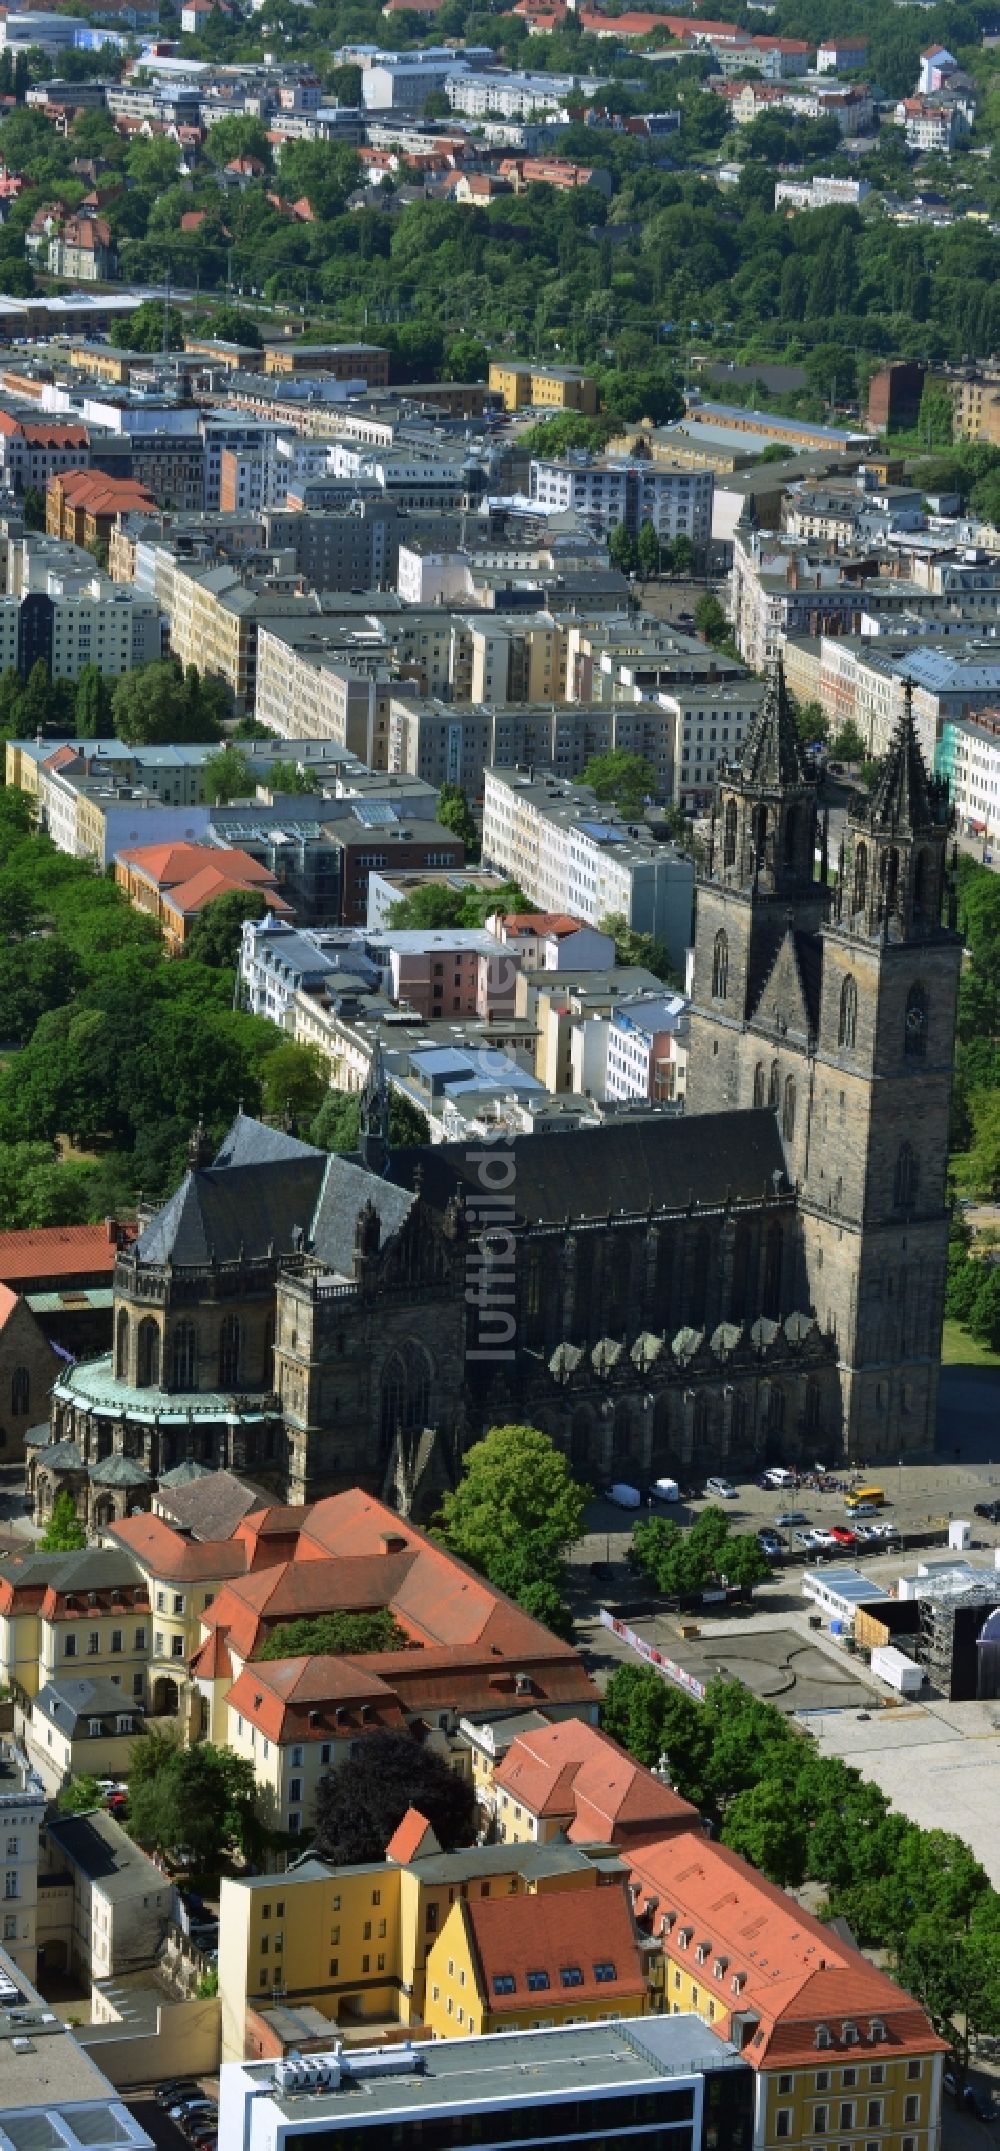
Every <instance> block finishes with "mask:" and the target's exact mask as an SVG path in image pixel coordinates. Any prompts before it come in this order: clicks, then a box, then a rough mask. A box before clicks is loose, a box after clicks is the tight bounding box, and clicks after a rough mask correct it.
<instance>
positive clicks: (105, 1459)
mask: <svg viewBox="0 0 1000 2151" xmlns="http://www.w3.org/2000/svg"><path fill="white" fill-rule="evenodd" d="M950 823H951V816H950V810H949V805H948V795H947V787H946V786H945V785H944V784H943V783H940V782H939V781H937V780H936V779H933V778H931V777H930V776H929V775H928V773H927V770H926V768H925V766H924V763H923V761H922V758H921V754H920V750H919V747H918V745H917V741H916V738H915V735H914V731H913V725H912V720H911V714H910V711H909V708H908V707H907V708H906V709H905V710H904V712H903V714H902V715H901V717H900V721H899V725H898V728H897V731H896V734H895V736H894V739H893V743H892V747H891V750H890V752H889V754H888V755H887V757H886V759H885V762H884V763H883V764H882V766H881V768H880V771H879V774H878V778H877V781H876V783H875V785H874V787H873V789H872V791H871V793H870V794H869V795H867V796H866V797H865V798H864V799H859V800H858V801H857V802H855V803H853V804H852V806H851V808H850V810H849V813H848V817H847V824H846V833H845V837H844V841H843V843H842V844H841V845H840V847H839V854H838V859H837V862H836V867H835V869H834V866H833V863H832V861H831V858H830V847H829V842H828V832H827V829H826V827H825V825H823V826H821V825H820V818H819V815H818V810H817V799H816V786H815V781H814V778H813V775H812V773H811V771H810V770H809V769H808V768H807V766H806V763H805V760H804V757H803V753H802V749H801V747H800V744H799V740H798V736H797V733H796V730H795V726H794V723H793V719H792V713H791V710H790V707H789V704H788V701H787V697H786V694H785V688H784V683H783V679H782V676H781V671H780V668H779V669H778V670H777V671H776V672H775V674H774V675H773V677H772V679H771V681H770V684H769V689H768V693H767V695H766V697H765V699H764V701H763V703H762V705H761V708H760V711H759V713H758V716H757V718H756V719H755V722H754V724H753V726H752V727H751V730H750V732H749V734H748V737H747V740H746V743H745V746H744V751H743V755H742V758H741V761H740V763H739V764H738V765H737V766H734V767H731V768H727V769H725V770H724V771H723V772H722V774H721V778H720V783H719V789H718V797H717V801H716V805H715V810H714V814H713V818H712V829H711V839H710V842H709V845H708V848H707V852H706V855H705V857H704V860H703V863H702V871H701V873H700V876H699V882H698V895H697V919H696V930H695V965H694V989H693V1003H692V1011H691V1052H690V1067H689V1083H688V1102H689V1106H690V1108H691V1110H690V1111H689V1112H687V1113H686V1114H685V1115H684V1116H683V1117H682V1118H675V1117H661V1116H657V1115H655V1114H652V1113H651V1114H650V1116H649V1117H648V1118H635V1119H630V1120H628V1121H621V1122H617V1123H616V1122H614V1121H612V1122H611V1123H609V1124H608V1125H607V1126H605V1127H602V1128H596V1129H584V1130H579V1131H576V1132H574V1133H564V1132H558V1133H545V1134H535V1135H530V1136H520V1137H515V1138H512V1139H509V1140H504V1141H501V1142H494V1143H490V1144H479V1145H478V1146H477V1145H469V1144H457V1143H455V1144H452V1143H446V1144H441V1145H436V1146H427V1147H424V1148H422V1149H412V1150H402V1151H391V1150H390V1147H389V1142H388V1087H387V1083H386V1079H385V1076H384V1073H383V1070H382V1068H381V1066H380V1064H379V1062H378V1061H377V1060H376V1062H375V1063H374V1065H373V1068H372V1071H371V1074H370V1077H369V1082H368V1086H367V1088H366V1091H365V1093H364V1096H363V1100H362V1119H361V1139H360V1145H359V1149H358V1152H357V1153H356V1154H355V1155H354V1156H351V1157H342V1156H337V1155H333V1156H331V1155H328V1154H327V1153H326V1152H323V1151H319V1150H316V1149H314V1148H313V1147H311V1146H310V1145H309V1144H307V1143H302V1142H299V1141H297V1140H296V1139H295V1138H294V1137H293V1136H290V1135H287V1134H284V1133H281V1132H279V1131H276V1130H274V1129H271V1128H268V1127H265V1126H263V1125H262V1124H261V1123H259V1122H256V1121H253V1120H251V1119H248V1118H246V1117H245V1116H243V1115H242V1114H241V1115H239V1116H238V1117H237V1120H236V1122H235V1123H234V1125H233V1127H232V1128H231V1130H230V1132H229V1134H228V1135H227V1137H226V1139H225V1141H224V1142H223V1144H222V1146H221V1148H220V1149H219V1150H218V1151H216V1152H214V1154H213V1151H212V1148H211V1146H210V1145H209V1144H207V1143H206V1140H205V1138H204V1134H203V1131H199V1132H198V1135H197V1136H196V1138H195V1139H194V1142H193V1146H192V1154H191V1161H190V1168H189V1170H188V1172H187V1173H186V1175H185V1177H184V1179H183V1181H182V1183H181V1185H180V1187H179V1188H178V1189H177V1190H176V1192H175V1194H174V1195H173V1196H172V1197H171V1198H170V1200H169V1201H168V1202H167V1203H166V1204H165V1205H164V1207H163V1208H162V1209H161V1210H159V1211H158V1212H156V1213H155V1214H153V1215H151V1216H150V1217H149V1218H148V1219H145V1220H144V1221H141V1222H142V1229H141V1230H140V1232H139V1235H138V1238H137V1239H136V1240H135V1241H134V1243H133V1244H132V1245H131V1246H129V1247H128V1248H127V1249H125V1250H123V1252H122V1253H121V1255H120V1257H119V1260H118V1263H117V1267H116V1272H115V1290H114V1342H113V1351H112V1353H111V1354H110V1355H109V1356H106V1357H104V1358H100V1359H97V1360H90V1361H84V1362H80V1363H78V1364H77V1365H75V1366H72V1367H71V1368H69V1369H68V1371H67V1372H66V1373H65V1374H63V1375H62V1376H61V1377H60V1379H59V1380H58V1381H57V1383H56V1386H55V1389H54V1392H53V1405H52V1419H51V1425H50V1426H49V1428H47V1429H42V1430H38V1432H37V1437H36V1439H35V1440H34V1441H32V1440H31V1437H29V1466H28V1475H29V1490H30V1491H31V1493H32V1495H33V1499H34V1504H35V1511H36V1514H37V1516H38V1517H39V1519H40V1520H42V1521H44V1519H45V1517H46V1516H47V1515H48V1514H49V1512H50V1510H51V1506H52V1502H53V1500H54V1498H55V1495H56V1494H57V1493H58V1492H59V1491H60V1490H61V1489H62V1488H68V1489H69V1490H70V1491H71V1492H72V1493H73V1496H74V1499H75V1500H76V1503H77V1508H78V1511H79V1513H80V1515H81V1517H83V1518H84V1520H85V1521H86V1522H87V1523H88V1524H89V1525H90V1526H91V1528H93V1529H97V1528H100V1527H102V1526H105V1525H107V1524H108V1523H110V1522H112V1521H114V1520H116V1519H117V1518H119V1517H121V1516H123V1515H127V1514H129V1513H131V1512H132V1511H134V1510H136V1509H143V1508H147V1507H148V1506H149V1505H150V1502H151V1500H152V1498H153V1495H154V1493H155V1490H156V1487H157V1486H158V1485H160V1484H162V1483H166V1484H170V1483H171V1482H172V1481H173V1482H176V1481H177V1480H178V1479H183V1478H190V1477H192V1476H197V1475H198V1474H199V1473H201V1472H206V1471H211V1470H215V1469H218V1468H219V1467H221V1466H225V1467H227V1468H229V1469H230V1470H233V1471H236V1472H240V1473H244V1474H246V1475H248V1476H249V1477H251V1478H253V1479H254V1480H256V1481H258V1482H259V1483H261V1484H262V1485H264V1486H266V1487H267V1488H268V1489H270V1490H272V1491H273V1492H274V1493H276V1494H277V1495H279V1496H280V1497H282V1498H284V1499H286V1500H287V1501H289V1502H292V1503H299V1502H305V1501H311V1500H314V1499H315V1498H317V1497H318V1496H320V1495H323V1494H329V1493H333V1492H336V1491H339V1490H340V1489H341V1488H344V1487H348V1486H353V1485H356V1484H359V1483H360V1484H362V1485H365V1486H368V1487H370V1488H371V1489H372V1490H373V1491H375V1492H376V1493H378V1494H379V1495H382V1496H384V1497H385V1498H387V1499H390V1500H392V1501H393V1502H395V1503H396V1504H397V1505H398V1506H399V1507H400V1508H402V1509H404V1510H406V1511H407V1512H408V1513H412V1514H414V1515H416V1516H418V1517H426V1516H428V1515H430V1514H431V1513H432V1512H433V1510H434V1508H435V1507H436V1506H437V1503H438V1502H439V1500H440V1497H441V1493H442V1492H443V1491H444V1489H445V1488H446V1487H447V1486H448V1485H450V1484H452V1483H454V1479H455V1476H456V1474H457V1471H458V1468H459V1463H460V1458H461V1454H462V1451H463V1449H464V1447H465V1446H467V1444H468V1443H469V1442H470V1441H472V1440H474V1439H475V1438H476V1436H477V1435H478V1434H479V1433H480V1432H481V1431H482V1430H483V1429H484V1428H485V1427H486V1426H489V1425H491V1424H495V1423H497V1422H498V1421H502V1420H508V1419H513V1418H521V1419H526V1420H530V1421H531V1422H532V1423H533V1424H535V1425H538V1426H541V1427H543V1428H545V1429H546V1431H547V1432H548V1433H549V1434H551V1436H552V1438H553V1440H555V1441H556V1442H557V1443H558V1444H559V1446H560V1447H561V1448H563V1449H564V1450H565V1451H566V1453H567V1455H568V1456H569V1457H570V1459H571V1461H572V1464H573V1467H574V1469H575V1470H576V1471H577V1472H578V1473H579V1475H580V1476H581V1477H585V1478H587V1479H589V1480H590V1481H591V1482H592V1483H596V1484H601V1483H608V1482H610V1480H612V1479H613V1478H615V1477H619V1476H620V1477H626V1478H629V1477H635V1478H644V1477H647V1476H651V1475H654V1474H660V1473H669V1474H671V1475H673V1476H676V1477H679V1478H682V1479H690V1478H692V1477H696V1476H699V1475H703V1474H705V1473H707V1472H709V1471H712V1470H719V1469H733V1470H737V1469H741V1468H749V1467H753V1466H755V1465H759V1464H760V1463H761V1462H762V1461H764V1460H765V1459H766V1460H768V1461H778V1460H788V1461H796V1460H804V1461H806V1462H809V1463H811V1462H812V1461H813V1460H814V1458H820V1459H821V1460H822V1461H824V1462H833V1461H837V1460H854V1461H862V1460H867V1461H870V1462H874V1461H875V1460H876V1459H879V1458H885V1459H893V1458H895V1457H897V1456H899V1455H901V1454H903V1453H905V1452H907V1451H913V1450H921V1449H925V1448H929V1447H931V1446H932V1445H933V1440H934V1426H935V1411H936V1396H937V1372H938V1356H939V1343H940V1331H941V1319H942V1309H943V1295H944V1279H945V1266H946V1257H947V1232H948V1219H947V1208H946V1196H945V1166H946V1155H947V1136H948V1114H949V1102H950V1087H951V1067H952V1046H953V1033H954V1021H955V1004H956V996H957V989H958V976H959V965H960V958H961V944H960V940H959V937H958V935H957V934H956V932H955V930H954V917H953V907H954V896H953V890H952V887H951V883H950V879H949V868H948V858H947V849H948V837H949V829H950Z"/></svg>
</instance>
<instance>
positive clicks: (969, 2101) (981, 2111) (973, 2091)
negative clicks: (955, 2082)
mask: <svg viewBox="0 0 1000 2151" xmlns="http://www.w3.org/2000/svg"><path fill="white" fill-rule="evenodd" d="M962 2105H963V2106H965V2107H967V2108H968V2111H969V2113H970V2114H975V2117H976V2120H977V2121H995V2120H996V2118H997V2114H998V2112H1000V2108H997V2107H996V2106H994V2104H993V2100H992V2099H991V2098H990V2095H989V2092H988V2091H979V2090H978V2089H977V2087H976V2085H975V2084H966V2087H965V2090H964V2091H963V2093H962Z"/></svg>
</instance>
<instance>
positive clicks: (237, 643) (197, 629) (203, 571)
mask: <svg viewBox="0 0 1000 2151" xmlns="http://www.w3.org/2000/svg"><path fill="white" fill-rule="evenodd" d="M302 609H303V600H302V599H301V598H294V597H285V596H282V595H278V594H276V593H275V592H273V591H268V590H260V591H258V590H249V589H247V587H246V585H245V584H244V583H243V582H241V580H240V577H239V575H238V574H237V572H236V570H235V568H230V567H222V568H185V567H181V565H180V563H178V564H177V566H176V568H175V571H174V577H173V606H172V610H171V613H170V647H171V649H172V650H173V653H174V655H175V657H178V658H179V659H180V662H181V664H182V665H185V666H187V665H196V666H197V668H198V671H199V672H207V673H209V674H210V675H211V676H212V677H213V678H214V679H217V680H221V681H222V682H223V684H224V686H225V687H226V688H227V689H228V691H229V695H230V698H231V702H232V708H233V710H234V712H235V713H236V715H238V716H243V715H246V714H248V713H249V714H252V713H253V711H254V707H255V704H256V699H257V634H258V627H259V624H260V623H261V621H264V620H269V619H282V618H285V617H291V616H292V615H296V614H298V615H301V612H302Z"/></svg>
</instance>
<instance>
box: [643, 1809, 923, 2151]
mask: <svg viewBox="0 0 1000 2151" xmlns="http://www.w3.org/2000/svg"><path fill="white" fill-rule="evenodd" d="M629 1866H630V1868H631V1872H632V1883H633V1891H634V1902H635V1910H636V1916H637V1918H638V1919H639V1921H640V1923H641V1924H642V1926H643V1927H645V1929H646V1931H647V1932H648V1933H649V1934H650V1935H651V1936H652V1937H653V1938H654V1940H655V1941H657V1942H658V1943H659V1946H660V1950H661V1952H662V1956H661V1962H660V1966H659V1980H660V1991H661V1994H662V2004H661V2006H662V2007H663V2009H664V2010H665V2011H669V2012H670V2013H674V2012H679V2013H680V2014H683V2013H684V2012H685V2011H687V2010H695V2011H697V2013H698V2014H699V2015H700V2016H701V2017H703V2018H704V2019H706V2020H707V2022H708V2023H709V2024H710V2025H711V2026H712V2029H713V2031H714V2032H715V2033H716V2034H717V2035H718V2036H719V2037H720V2038H721V2039H723V2040H731V2041H732V2042H733V2044H734V2045H736V2046H737V2047H738V2048H739V2050H740V2051H741V2053H742V2054H743V2056H744V2058H745V2059H746V2060H747V2061H748V2062H749V2063H750V2066H751V2068H752V2069H753V2072H754V2078H755V2116H754V2143H755V2144H756V2145H758V2146H760V2147H761V2151H765V2147H770V2146H771V2145H772V2144H778V2143H782V2142H787V2143H790V2144H799V2145H806V2144H808V2145H812V2144H816V2143H831V2144H837V2145H838V2146H839V2145H841V2144H849V2145H850V2146H851V2147H852V2151H853V2147H855V2146H858V2145H863V2146H864V2147H865V2151H934V2147H935V2146H936V2145H937V2144H938V2142H939V2140H940V2138H939V2129H940V2119H941V2073H942V2064H943V2061H944V2057H945V2055H946V2052H947V2047H946V2042H945V2041H944V2040H943V2039H941V2038H939V2036H938V2034H937V2033H936V2032H935V2031H934V2030H933V2028H932V2026H931V2024H930V2022H929V2020H928V2018H927V2017H926V2015H925V2014H924V2011H923V2010H922V2009H921V2007H920V2006H919V2004H918V2003H917V2002H915V2001H913V2000H911V1998H910V1996H909V1995H908V1994H904V1993H903V1992H902V1990H901V1989H900V1988H899V1987H897V1986H895V1985H894V1984H893V1981H892V1980H891V1979H889V1977H888V1976H887V1974H886V1973H885V1972H883V1971H879V1970H876V1968H875V1966H874V1965H872V1964H871V1963H870V1962H869V1960H868V1958H867V1957H863V1956H862V1954H861V1952H860V1950H858V1949H855V1948H853V1947H852V1946H851V1945H850V1944H849V1943H845V1942H843V1941H842V1940H841V1939H840V1938H839V1936H837V1935H835V1934H834V1933H833V1930H832V1929H831V1928H830V1927H829V1926H825V1925H823V1924H822V1922H821V1921H819V1920H817V1919H815V1918H813V1916H812V1914H811V1913H809V1912H806V1911H804V1910H803V1909H802V1907H801V1906H800V1905H799V1904H796V1903H794V1902H793V1901H792V1900H791V1899H790V1898H789V1897H786V1896H785V1894H784V1892H783V1891H782V1890H779V1889H777V1888H776V1887H775V1885H774V1884H773V1883H771V1882H767V1881H765V1880H764V1877H763V1876H762V1875H760V1874H758V1873H757V1872H756V1870H755V1869H754V1868H752V1867H750V1866H748V1864H747V1862H746V1861H744V1860H741V1859H740V1858H739V1856H738V1855H737V1854H736V1853H734V1852H730V1851H729V1850H728V1849H727V1847H726V1846H724V1845H718V1844H713V1843H711V1842H710V1841H709V1840H708V1839H706V1838H705V1837H704V1836H702V1835H700V1834H699V1835H698V1836H697V1837H695V1836H693V1835H692V1836H691V1837H689V1838H686V1839H685V1838H683V1837H682V1838H679V1839H676V1838H675V1839H668V1840H667V1841H666V1843H665V1844H662V1845H647V1846H646V1847H644V1848H643V1849H642V1850H640V1851H639V1852H637V1853H634V1854H631V1855H630V1856H629ZM748 1938H752V1939H748ZM654 1976H655V1968H654Z"/></svg>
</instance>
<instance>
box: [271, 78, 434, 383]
mask: <svg viewBox="0 0 1000 2151" xmlns="http://www.w3.org/2000/svg"><path fill="white" fill-rule="evenodd" d="M386 57H387V58H389V57H391V56H390V55H388V54H387V55H386ZM423 57H424V55H423V54H422V53H420V52H415V53H413V54H411V55H408V58H410V59H412V61H413V62H414V63H417V62H419V61H421V60H422V59H423ZM452 57H454V55H452ZM366 102H367V100H366ZM264 371H265V373H267V374H302V373H327V374H332V376H333V378H334V380H335V381H364V382H365V383H366V384H367V386H368V387H369V388H388V385H389V353H388V351H387V349H386V347H385V345H384V344H295V343H274V344H269V345H268V346H267V349H266V351H265V353H264Z"/></svg>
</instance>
